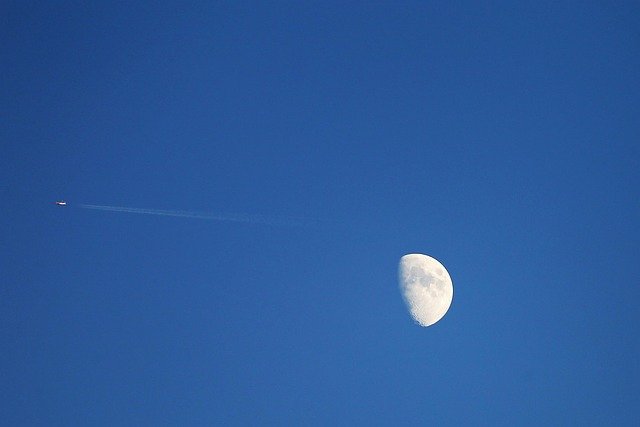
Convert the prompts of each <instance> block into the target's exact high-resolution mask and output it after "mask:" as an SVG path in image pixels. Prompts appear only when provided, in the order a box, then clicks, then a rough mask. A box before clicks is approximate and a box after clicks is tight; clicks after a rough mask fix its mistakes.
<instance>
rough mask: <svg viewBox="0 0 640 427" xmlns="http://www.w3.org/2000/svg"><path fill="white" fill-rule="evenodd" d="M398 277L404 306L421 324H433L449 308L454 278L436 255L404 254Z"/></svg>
mask: <svg viewBox="0 0 640 427" xmlns="http://www.w3.org/2000/svg"><path fill="white" fill-rule="evenodd" d="M398 279H399V281H400V291H401V292H402V296H403V297H404V301H405V302H406V303H407V308H408V309H409V312H410V313H411V316H412V317H413V319H414V320H415V321H416V322H418V323H419V324H420V325H421V326H431V325H433V324H434V323H436V322H437V321H438V320H440V319H442V317H443V316H444V315H445V314H446V313H447V310H449V306H450V305H451V300H452V299H453V282H451V276H449V273H448V272H447V269H446V268H444V266H443V265H442V264H440V262H438V261H437V260H436V259H434V258H431V257H430V256H427V255H422V254H408V255H405V256H403V257H402V258H401V259H400V265H399V267H398Z"/></svg>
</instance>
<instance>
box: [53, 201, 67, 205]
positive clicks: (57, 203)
mask: <svg viewBox="0 0 640 427" xmlns="http://www.w3.org/2000/svg"><path fill="white" fill-rule="evenodd" d="M56 205H58V206H67V202H65V201H64V200H58V201H57V202H56Z"/></svg>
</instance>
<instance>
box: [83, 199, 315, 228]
mask: <svg viewBox="0 0 640 427" xmlns="http://www.w3.org/2000/svg"><path fill="white" fill-rule="evenodd" d="M76 206H78V207H81V208H83V209H94V210H98V211H110V212H126V213H133V214H141V215H158V216H174V217H180V218H196V219H204V220H209V221H228V222H243V223H246V224H265V225H281V226H303V225H306V224H307V223H308V222H309V221H308V220H305V219H302V218H276V217H266V216H260V215H244V214H217V213H211V212H193V211H178V210H161V209H143V208H131V207H125V206H103V205H87V204H79V205H76Z"/></svg>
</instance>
